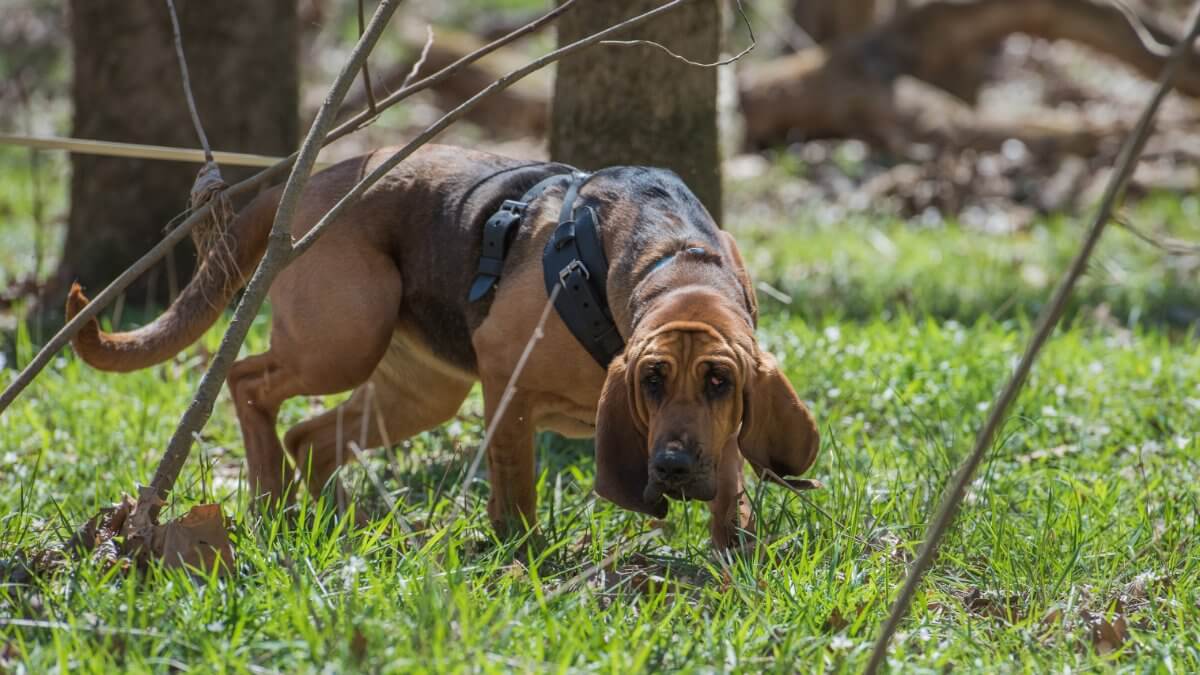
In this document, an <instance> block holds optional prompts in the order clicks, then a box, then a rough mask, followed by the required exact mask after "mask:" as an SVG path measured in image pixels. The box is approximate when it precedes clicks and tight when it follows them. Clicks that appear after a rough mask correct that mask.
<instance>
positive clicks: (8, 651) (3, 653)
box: [0, 640, 21, 666]
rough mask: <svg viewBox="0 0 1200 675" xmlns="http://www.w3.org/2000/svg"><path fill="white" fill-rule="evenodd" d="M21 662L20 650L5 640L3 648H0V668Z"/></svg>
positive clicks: (11, 642) (14, 644) (13, 643)
mask: <svg viewBox="0 0 1200 675" xmlns="http://www.w3.org/2000/svg"><path fill="white" fill-rule="evenodd" d="M20 660H21V650H20V649H18V648H17V643H15V642H13V641H11V640H6V641H5V642H4V646H3V647H0V666H9V665H11V664H14V663H17V662H18V661H20Z"/></svg>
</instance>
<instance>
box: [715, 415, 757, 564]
mask: <svg viewBox="0 0 1200 675" xmlns="http://www.w3.org/2000/svg"><path fill="white" fill-rule="evenodd" d="M742 464H743V461H742V453H741V451H740V450H738V445H737V437H736V436H735V437H734V438H732V439H730V441H729V442H728V443H727V444H726V445H725V447H724V448H723V449H722V450H721V459H720V460H718V462H717V496H716V498H714V499H713V500H712V501H711V502H709V503H708V508H709V511H710V512H711V514H712V515H711V519H710V520H709V523H708V529H709V533H710V534H711V535H712V543H713V546H714V547H716V548H717V549H718V550H721V551H724V550H725V549H728V548H730V547H732V546H735V545H737V544H738V540H739V530H741V531H744V532H745V533H750V534H753V532H754V517H753V515H752V514H751V512H750V501H749V500H748V499H747V498H746V493H745V487H744V485H743V482H742Z"/></svg>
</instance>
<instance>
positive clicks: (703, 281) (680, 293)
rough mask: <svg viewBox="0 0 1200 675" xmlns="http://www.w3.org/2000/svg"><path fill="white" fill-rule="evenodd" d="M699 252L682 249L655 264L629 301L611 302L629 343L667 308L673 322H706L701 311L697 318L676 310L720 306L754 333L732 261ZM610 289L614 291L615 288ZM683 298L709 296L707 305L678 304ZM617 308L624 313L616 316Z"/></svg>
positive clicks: (648, 267) (689, 247) (641, 277)
mask: <svg viewBox="0 0 1200 675" xmlns="http://www.w3.org/2000/svg"><path fill="white" fill-rule="evenodd" d="M684 243H685V244H688V243H687V242H684ZM697 248H701V247H695V246H692V245H681V246H680V247H679V249H678V251H679V252H678V253H674V254H667V255H666V256H664V258H663V259H654V260H652V261H651V262H650V263H649V264H648V265H646V267H645V269H644V270H643V271H642V273H641V274H639V275H638V277H639V278H638V279H637V280H636V281H635V283H634V284H633V285H632V288H630V292H629V293H628V294H627V297H624V298H610V303H612V306H613V307H614V317H616V318H617V327H618V329H619V330H620V331H621V334H622V335H624V336H625V338H626V339H627V340H628V339H629V337H630V336H632V335H633V334H634V332H635V331H637V330H638V329H639V328H646V327H648V326H643V325H642V324H643V323H645V322H646V321H647V319H648V317H652V316H657V317H660V318H661V315H662V314H663V312H659V311H657V310H660V309H664V308H666V307H668V306H670V307H671V308H672V309H671V310H670V314H672V316H671V317H670V318H671V319H672V320H686V319H693V320H698V321H704V320H705V318H706V317H705V316H703V314H704V312H703V311H702V310H699V309H698V310H697V311H699V312H700V313H699V314H697V315H696V316H674V314H676V313H678V311H679V310H676V309H674V308H675V307H681V306H682V307H686V306H692V307H696V308H704V307H713V306H714V305H713V303H719V304H721V305H723V306H725V307H728V308H729V309H730V310H732V311H733V312H734V313H735V314H737V315H738V316H739V317H740V318H741V319H742V320H744V321H745V322H746V325H747V326H748V327H749V328H750V329H751V330H753V329H754V320H753V318H752V316H751V310H750V308H749V307H747V306H746V303H745V301H744V298H745V289H743V288H742V284H741V282H740V281H739V280H738V277H737V274H736V273H735V272H734V271H733V269H732V267H731V266H732V264H733V261H731V260H727V259H725V258H722V256H721V254H719V253H714V252H711V251H708V250H707V249H706V248H702V249H701V250H700V251H695V250H694V249H697ZM609 286H610V288H612V287H613V284H610V285H609ZM684 296H707V297H706V298H705V299H706V300H707V302H699V303H677V302H676V301H677V300H679V299H680V298H681V297H684ZM614 301H615V302H614ZM618 306H620V307H621V308H622V309H623V310H624V311H622V312H617V311H616V307H618Z"/></svg>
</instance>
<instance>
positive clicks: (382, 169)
mask: <svg viewBox="0 0 1200 675" xmlns="http://www.w3.org/2000/svg"><path fill="white" fill-rule="evenodd" d="M690 1H691V0H671V2H667V3H665V4H663V5H660V6H658V7H656V8H654V9H652V10H650V11H648V12H644V13H642V14H639V15H637V16H635V17H632V18H629V19H626V20H625V21H622V22H621V23H618V24H615V25H613V26H610V27H608V28H606V29H604V30H602V31H600V32H598V33H593V34H591V35H589V36H587V37H585V38H582V39H580V40H576V41H575V42H572V43H571V44H569V45H566V46H564V47H559V48H558V49H555V50H554V51H552V52H550V53H549V54H546V55H545V56H542V57H539V58H536V59H534V60H532V61H530V62H529V63H527V64H525V65H524V66H521V67H520V68H518V69H516V70H514V71H512V72H510V73H508V74H506V75H504V76H503V77H501V78H500V79H498V80H496V81H495V82H493V83H491V84H490V85H488V86H487V87H484V88H483V90H482V91H480V92H479V93H477V94H475V95H474V96H472V97H471V98H469V99H467V100H465V101H463V102H462V103H460V104H459V105H458V106H456V107H455V108H454V109H453V110H451V111H450V112H447V113H446V114H445V115H442V117H441V118H440V119H438V121H436V122H434V123H433V124H431V125H430V126H429V127H428V128H426V129H425V130H424V131H422V132H421V133H419V134H417V136H416V137H415V138H413V139H412V140H411V141H409V142H408V144H407V145H405V146H404V147H403V148H400V149H399V150H397V151H396V152H394V153H392V155H391V156H389V157H388V158H387V159H386V160H384V161H383V162H380V164H379V165H378V166H376V167H375V169H374V170H372V171H371V173H369V174H367V176H366V177H365V178H363V179H362V180H360V181H359V182H358V184H356V185H355V186H354V187H353V188H351V189H350V191H349V192H347V193H346V194H345V195H343V196H342V198H341V199H339V200H338V202H337V203H336V204H334V205H333V208H331V209H329V211H327V212H326V213H325V215H324V216H322V217H321V220H319V221H317V224H316V225H314V226H313V227H312V229H310V230H309V231H308V233H307V234H305V235H304V237H303V238H301V239H300V241H298V242H296V245H295V247H294V250H293V255H297V256H298V255H301V254H303V253H304V252H305V251H306V250H308V248H309V247H310V246H312V245H313V243H315V242H316V240H317V239H318V238H319V237H320V236H321V235H322V234H323V233H324V232H325V230H326V229H328V228H329V225H330V224H331V223H333V222H334V221H335V220H337V217H338V216H339V215H341V214H342V212H343V211H344V210H345V209H346V208H347V207H349V206H350V205H351V204H353V203H354V202H356V201H357V200H358V198H359V197H360V196H362V194H363V193H364V192H366V191H367V188H369V187H371V186H372V185H374V184H375V183H376V182H377V181H379V180H380V179H381V178H383V177H384V176H385V175H387V173H388V172H389V171H391V170H392V169H393V168H395V167H396V165H397V164H399V163H400V162H402V161H404V160H405V159H406V158H407V157H408V156H409V155H411V154H412V153H413V152H414V151H415V150H416V149H417V148H419V147H421V146H422V145H424V144H425V143H428V142H429V141H430V139H432V138H433V137H434V136H436V135H438V134H439V133H441V132H442V131H443V130H444V129H445V128H446V127H448V126H450V125H451V124H453V123H454V122H456V121H458V119H459V118H461V117H463V116H464V115H466V114H467V113H468V112H469V111H470V110H471V109H472V108H474V107H475V106H477V105H478V104H479V102H480V101H482V100H483V99H485V98H487V97H488V96H490V95H492V94H493V93H495V92H498V91H503V90H505V89H507V88H508V87H510V86H512V85H513V83H515V82H517V81H518V80H521V79H522V78H524V77H526V76H528V75H529V74H530V73H533V72H536V71H538V70H540V69H542V68H544V67H545V66H547V65H549V64H551V63H554V62H555V61H558V60H559V59H562V58H563V57H565V56H569V55H571V54H573V53H575V52H577V51H579V50H581V49H584V48H585V47H589V46H591V45H593V44H596V43H599V42H603V41H604V40H605V38H607V37H608V36H609V35H612V34H613V33H617V32H620V31H623V30H625V29H628V28H632V27H634V26H637V25H639V24H642V23H645V22H646V21H649V20H650V19H653V18H655V17H657V16H659V15H661V14H665V13H666V12H669V11H671V10H672V9H675V8H676V7H679V6H680V5H682V4H684V3H687V2H690ZM426 79H429V78H426ZM422 81H424V80H422ZM414 86H415V85H414ZM397 93H399V92H397Z"/></svg>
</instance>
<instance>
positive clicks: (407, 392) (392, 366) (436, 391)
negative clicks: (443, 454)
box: [284, 339, 472, 494]
mask: <svg viewBox="0 0 1200 675" xmlns="http://www.w3.org/2000/svg"><path fill="white" fill-rule="evenodd" d="M471 383H472V380H471V379H470V378H469V377H467V376H465V375H462V374H458V373H451V372H448V371H447V370H446V369H443V368H438V367H436V366H434V365H431V364H427V363H423V362H422V361H421V357H420V356H418V355H416V354H413V353H411V352H410V350H409V349H408V348H407V347H406V346H405V345H404V344H403V342H402V341H401V340H400V339H394V340H393V341H392V345H391V347H390V348H389V350H388V353H387V356H385V357H384V359H383V360H382V361H381V362H380V363H379V366H378V367H377V368H376V369H375V372H374V373H372V375H371V378H370V380H368V381H367V383H366V384H363V385H361V386H359V387H358V388H357V389H355V390H354V394H353V395H352V396H351V397H350V398H349V399H348V400H347V401H345V402H344V403H342V404H341V405H339V406H338V407H336V408H334V409H332V410H329V411H326V412H324V413H322V414H320V415H317V416H316V417H313V418H311V419H308V420H305V421H303V422H301V423H300V424H297V425H296V426H294V427H292V428H291V429H289V430H288V432H287V435H286V436H285V437H284V445H285V446H286V447H287V450H288V452H290V453H291V455H292V457H294V458H295V460H296V465H297V466H299V467H300V471H301V473H302V474H304V475H305V476H306V482H307V483H308V487H309V490H310V491H311V492H312V493H313V494H318V493H319V492H320V491H321V490H322V489H323V488H324V486H325V484H326V483H327V482H328V481H329V478H330V476H332V475H333V472H334V471H336V470H337V468H338V467H339V466H340V465H341V464H344V463H346V462H348V461H350V460H352V459H353V458H354V457H353V451H352V450H351V449H350V448H349V444H350V443H351V442H353V443H357V444H358V445H359V446H360V447H362V448H364V449H365V448H374V447H379V446H382V445H385V444H389V443H399V442H400V441H403V440H405V439H406V438H409V437H410V436H414V435H416V434H418V433H420V432H422V431H426V430H429V429H432V428H434V427H436V426H438V425H439V424H442V423H444V422H446V421H448V420H450V419H451V418H452V417H454V414H455V413H456V412H458V409H459V407H461V406H462V402H463V399H465V398H466V397H467V393H468V392H470V389H471ZM339 417H340V423H339ZM339 444H340V447H339Z"/></svg>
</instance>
